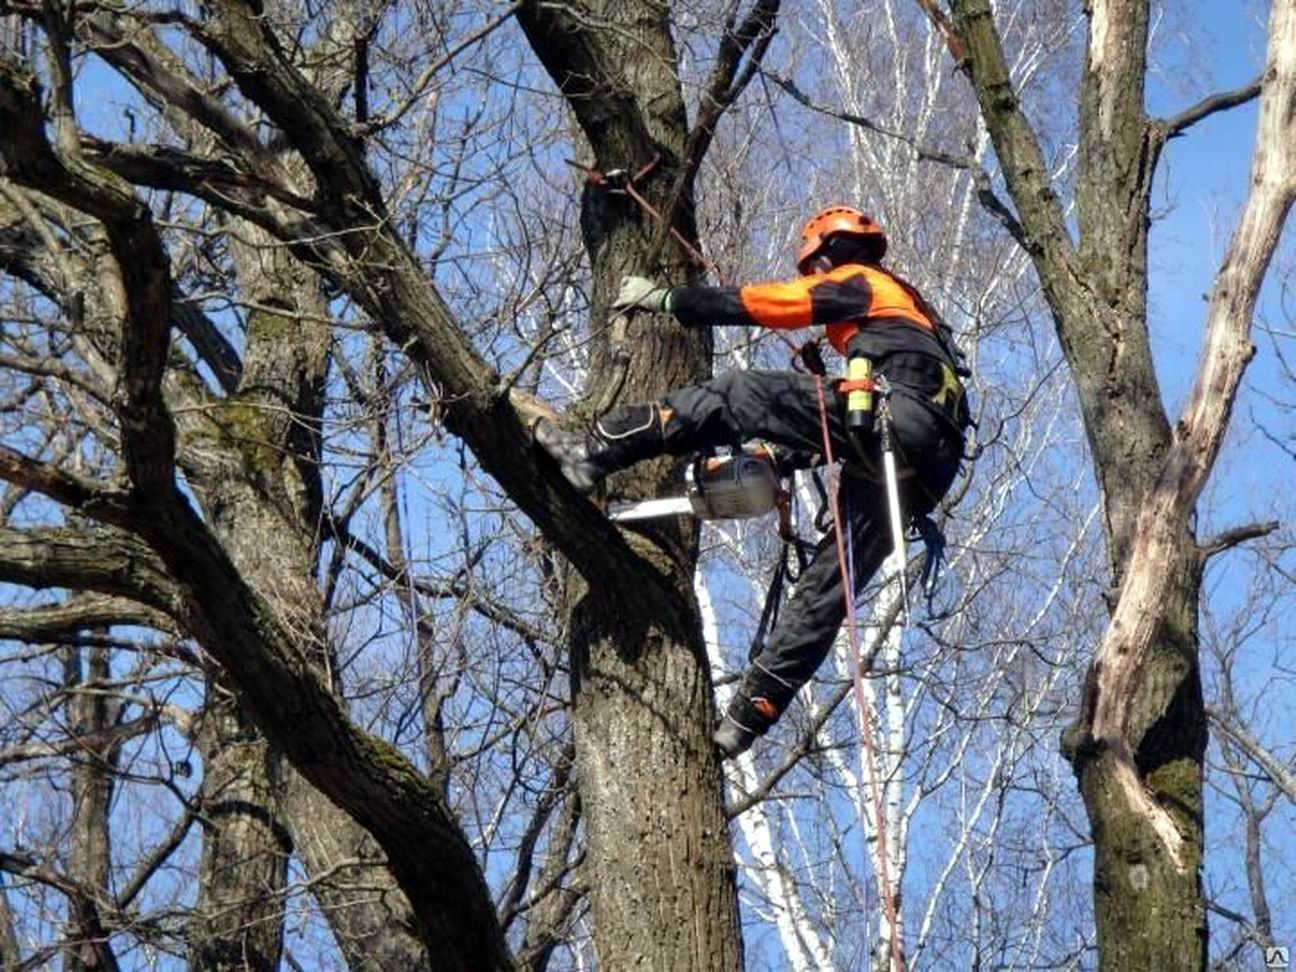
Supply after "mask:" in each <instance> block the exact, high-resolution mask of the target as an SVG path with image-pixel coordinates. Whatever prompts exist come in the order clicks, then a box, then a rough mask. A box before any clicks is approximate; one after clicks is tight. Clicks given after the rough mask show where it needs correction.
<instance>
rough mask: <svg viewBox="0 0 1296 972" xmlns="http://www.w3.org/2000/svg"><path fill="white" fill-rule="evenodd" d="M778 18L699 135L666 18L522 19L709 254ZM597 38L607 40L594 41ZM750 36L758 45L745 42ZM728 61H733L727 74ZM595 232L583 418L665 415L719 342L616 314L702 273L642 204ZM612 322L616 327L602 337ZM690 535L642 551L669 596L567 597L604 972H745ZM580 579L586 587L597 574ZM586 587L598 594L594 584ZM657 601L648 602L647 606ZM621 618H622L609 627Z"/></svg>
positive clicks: (608, 142) (595, 220)
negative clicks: (748, 90) (629, 287)
mask: <svg viewBox="0 0 1296 972" xmlns="http://www.w3.org/2000/svg"><path fill="white" fill-rule="evenodd" d="M776 11H777V4H766V5H763V6H762V5H759V4H758V5H757V6H756V7H755V8H754V9H753V11H752V14H751V15H750V18H749V20H748V21H747V22H746V23H744V24H743V25H742V26H741V27H739V28H735V29H733V32H732V33H731V34H730V35H728V36H726V37H725V38H723V41H722V52H723V53H722V57H721V61H720V64H719V65H718V66H717V69H716V70H717V74H716V76H715V78H714V79H713V84H712V86H711V91H712V92H713V94H714V99H713V101H711V102H707V101H705V100H704V106H705V107H704V109H703V112H702V115H703V117H701V118H699V119H698V120H697V124H696V127H695V128H694V129H693V130H692V131H690V129H689V122H688V117H687V113H686V111H685V106H684V100H683V96H682V92H681V89H680V82H679V78H678V75H677V73H676V72H677V68H676V65H677V63H678V59H677V56H676V52H675V48H674V42H673V39H672V37H671V33H670V23H669V14H668V10H667V8H666V6H665V5H660V6H659V5H626V4H621V3H615V2H610V3H609V2H588V0H587V2H583V3H579V4H574V5H570V6H568V7H565V8H561V9H558V8H553V7H547V6H544V5H541V4H526V5H524V6H523V7H522V9H521V10H520V11H519V14H518V17H519V21H520V23H521V25H522V28H523V30H524V31H525V32H526V34H527V37H528V39H529V40H530V42H531V45H532V48H533V49H534V50H535V52H536V54H537V55H538V56H539V58H540V60H541V61H542V62H543V63H544V65H545V67H546V69H547V70H548V72H549V74H550V76H551V77H552V78H553V80H554V82H555V84H557V86H558V87H559V89H560V90H561V91H562V92H563V94H564V95H565V97H566V98H567V101H568V104H569V106H570V108H571V110H572V112H573V114H574V115H575V117H576V119H577V121H578V123H579V125H580V128H581V131H582V133H583V134H584V136H585V139H586V140H587V143H588V144H587V150H588V153H589V156H590V157H591V158H590V163H591V164H592V165H593V166H594V167H595V168H596V169H597V170H599V171H602V172H608V171H611V170H613V169H624V170H627V171H629V172H631V173H636V172H640V171H641V170H643V169H644V167H645V166H647V165H649V163H652V162H654V160H656V167H655V168H654V169H653V170H652V172H651V174H650V175H649V176H648V177H646V178H645V179H644V180H643V182H642V184H641V185H639V186H638V187H637V188H638V190H639V191H640V192H641V193H643V194H644V195H645V196H647V198H648V199H649V200H650V201H651V202H652V204H653V205H654V206H655V207H656V208H658V210H659V211H662V212H664V213H666V214H668V215H667V219H670V220H673V221H674V223H675V226H676V228H677V229H678V230H679V232H680V233H681V235H683V236H684V237H685V238H686V239H688V240H690V241H692V242H693V243H695V244H696V241H697V230H696V227H695V226H694V224H693V219H692V211H693V189H692V185H693V175H694V173H695V171H696V169H695V166H696V163H697V162H698V161H699V160H700V158H701V153H702V152H704V151H705V146H706V144H707V142H708V140H709V137H710V131H711V128H712V127H713V125H714V121H715V114H709V113H712V112H714V113H716V114H718V111H719V110H722V108H723V105H724V104H725V103H726V101H725V97H726V94H727V95H728V97H729V99H730V100H731V99H732V90H731V89H732V87H733V85H734V84H735V83H737V84H738V86H739V87H741V82H736V81H735V75H736V74H737V71H738V62H739V59H740V57H741V55H742V53H743V51H744V50H745V47H743V46H740V45H744V44H745V45H752V44H753V43H754V44H755V45H756V46H755V50H756V52H757V53H756V54H755V55H754V56H755V57H756V59H759V51H760V50H761V49H762V48H761V47H760V40H759V38H760V37H762V36H765V35H766V34H767V33H768V31H769V30H770V28H771V27H772V22H773V18H774V16H775V13H776ZM591 25H598V26H597V27H594V26H591ZM744 32H745V33H744ZM726 57H727V58H728V60H726ZM581 228H582V231H583V234H584V240H585V248H586V252H587V254H588V256H589V259H590V263H591V267H592V270H593V279H594V291H593V304H594V307H593V321H592V323H593V326H594V328H595V330H594V334H595V339H594V343H593V346H592V354H591V364H590V374H589V381H588V383H587V386H586V390H585V404H584V408H585V409H586V410H588V411H589V412H590V413H592V414H597V413H598V412H601V411H603V410H605V409H606V408H608V407H609V406H611V405H612V404H613V403H615V402H617V401H622V402H634V401H644V400H653V399H655V398H657V397H658V396H660V395H661V394H662V393H663V392H665V391H667V390H669V389H671V388H675V387H679V386H681V385H685V384H689V383H692V382H695V381H697V380H699V379H701V378H703V377H704V376H705V375H706V374H707V373H708V372H709V360H708V356H709V351H710V346H709V345H710V341H709V335H707V334H706V333H705V332H687V331H684V330H683V329H681V328H680V327H679V326H678V325H677V324H675V322H674V321H673V320H671V319H670V318H668V317H653V316H650V315H637V316H635V317H633V318H631V319H629V320H627V319H626V318H624V317H622V318H617V317H616V316H615V315H611V314H610V313H609V305H610V303H611V300H612V297H613V296H614V295H615V293H616V288H617V286H618V285H619V283H620V279H621V277H622V276H623V275H625V274H629V273H638V274H647V275H652V276H658V277H664V278H666V279H669V280H670V281H671V282H673V283H676V284H679V283H684V282H691V281H695V280H696V279H697V278H698V277H699V268H698V267H697V266H696V265H695V264H693V263H692V261H691V258H690V257H689V256H688V255H687V253H686V252H685V251H684V250H683V249H682V248H681V247H679V246H678V244H676V243H675V241H674V240H671V241H670V242H669V243H667V237H666V235H665V231H666V228H667V227H665V226H659V225H658V224H657V223H655V222H654V221H653V220H652V219H651V218H650V217H649V216H647V215H646V214H645V213H644V212H643V211H642V210H641V209H640V208H639V207H638V206H637V205H636V204H635V203H634V202H633V201H632V200H631V199H629V198H628V197H626V196H617V195H611V194H609V193H607V192H606V191H605V190H604V189H602V188H600V187H598V186H597V185H593V184H588V185H586V187H585V189H584V193H583V196H582V199H581ZM604 322H608V323H609V324H610V326H609V327H607V328H606V329H605V328H604V327H603V326H602V325H603V324H604ZM672 470H673V461H672V460H669V459H667V460H660V461H657V462H655V463H652V464H648V465H646V466H641V467H637V468H636V469H635V470H633V471H631V472H627V473H624V474H621V475H619V476H618V477H616V478H615V480H614V482H613V485H612V491H613V494H614V495H621V496H644V495H652V494H655V493H659V492H660V491H661V490H662V489H663V488H664V487H665V486H666V485H667V482H668V480H669V477H670V475H671V474H672ZM694 531H695V528H694V527H691V526H689V527H684V528H680V527H668V526H662V527H660V528H657V529H654V530H652V531H651V532H648V531H645V533H646V536H643V537H635V538H634V539H633V541H632V542H633V543H634V545H635V546H636V547H637V548H639V549H640V550H641V551H642V553H641V555H642V556H644V557H647V558H650V559H651V560H652V561H654V562H657V563H660V564H662V565H663V566H668V567H669V571H670V577H671V585H670V589H669V590H666V591H662V592H661V593H660V594H657V593H656V592H652V593H653V594H654V595H655V596H644V595H646V594H648V593H649V591H651V587H650V586H649V585H650V583H651V582H650V580H649V578H648V577H636V576H634V572H633V566H634V564H633V561H626V562H625V566H626V567H627V568H631V570H632V572H631V573H630V575H629V576H628V577H619V578H617V579H616V580H615V581H614V582H613V583H610V584H600V585H598V586H597V587H596V588H594V589H590V588H588V587H586V586H585V585H583V584H579V583H576V584H573V585H572V586H571V587H570V590H569V605H570V606H569V611H570V628H571V630H572V632H573V635H572V645H571V652H572V662H571V668H572V699H573V715H572V717H573V721H574V725H575V733H576V765H577V781H578V786H579V788H580V793H581V801H582V806H583V812H584V818H585V822H586V831H587V844H588V867H589V873H591V874H592V875H597V876H598V877H597V880H596V881H593V882H591V898H592V906H593V913H594V928H595V941H596V945H597V948H598V952H599V958H600V960H601V962H602V964H603V965H604V966H606V967H607V968H626V967H642V968H652V969H681V970H682V969H720V968H737V967H739V966H741V964H742V942H741V937H740V934H739V928H738V916H737V900H736V894H735V888H734V883H733V874H734V865H733V861H732V857H731V852H730V849H729V845H728V841H727V839H726V829H727V828H726V824H725V819H724V812H723V795H722V791H721V786H720V778H719V773H718V767H717V763H716V757H715V753H714V751H713V749H712V746H711V743H710V730H711V726H712V724H713V721H714V709H713V701H712V691H711V683H710V675H709V669H708V665H707V660H706V650H705V644H704V642H703V639H702V633H701V625H700V621H699V615H698V609H697V605H696V603H695V601H694V599H693V595H692V585H691V577H692V573H693V569H694V562H695V558H696V534H695V532H694ZM582 573H585V572H584V571H583V572H582ZM585 577H586V579H587V580H591V581H592V580H593V579H594V578H593V577H591V575H589V574H588V573H585ZM639 592H643V593H639ZM613 603H615V604H616V605H617V609H616V610H610V606H611V605H612V604H613Z"/></svg>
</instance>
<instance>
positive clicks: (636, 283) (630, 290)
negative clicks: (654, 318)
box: [612, 277, 671, 314]
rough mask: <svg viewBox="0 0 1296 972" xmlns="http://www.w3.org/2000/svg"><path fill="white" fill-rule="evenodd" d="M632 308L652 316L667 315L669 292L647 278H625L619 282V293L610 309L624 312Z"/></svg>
mask: <svg viewBox="0 0 1296 972" xmlns="http://www.w3.org/2000/svg"><path fill="white" fill-rule="evenodd" d="M632 307H634V308H638V309H640V310H646V311H652V312H653V313H654V314H669V313H670V309H671V290H670V288H669V287H665V286H663V285H662V284H659V283H658V282H657V281H655V280H649V279H648V278H647V277H626V278H625V279H623V280H622V281H621V292H620V293H619V294H617V298H616V300H614V301H612V309H613V310H618V311H625V310H630V309H631V308H632Z"/></svg>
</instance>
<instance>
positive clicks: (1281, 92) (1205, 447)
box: [1092, 0, 1296, 857]
mask: <svg viewBox="0 0 1296 972" xmlns="http://www.w3.org/2000/svg"><path fill="white" fill-rule="evenodd" d="M1269 31H1270V33H1269V37H1270V40H1269V51H1268V56H1267V64H1266V70H1265V75H1264V76H1265V84H1264V90H1263V91H1262V93H1261V95H1260V115H1259V122H1258V130H1257V135H1256V150H1255V157H1254V160H1253V163H1252V176H1251V192H1250V194H1249V195H1248V197H1247V201H1246V204H1245V206H1244V207H1243V211H1242V215H1241V219H1240V221H1239V223H1238V227H1237V230H1236V231H1235V232H1234V235H1233V239H1232V241H1231V242H1230V244H1229V249H1228V252H1227V254H1226V255H1225V258H1224V264H1223V267H1222V269H1221V271H1220V274H1219V277H1218V278H1217V279H1216V283H1215V287H1214V288H1213V290H1212V292H1211V299H1210V303H1209V305H1208V310H1207V324H1206V338H1205V342H1204V345H1203V348H1202V353H1201V357H1200V360H1199V364H1198V368H1197V374H1196V377H1195V379H1194V382H1193V387H1192V390H1191V392H1190V395H1189V398H1188V402H1187V404H1186V405H1185V406H1184V410H1183V412H1182V414H1181V415H1180V417H1179V420H1178V422H1176V424H1175V428H1174V438H1173V441H1172V443H1171V445H1170V448H1169V451H1168V454H1167V455H1166V459H1165V463H1164V466H1163V468H1162V471H1161V474H1160V476H1159V478H1158V480H1157V482H1156V485H1155V487H1154V488H1153V490H1152V491H1151V493H1150V494H1149V495H1148V496H1147V497H1146V498H1145V502H1144V504H1143V510H1142V513H1141V515H1140V517H1139V519H1138V523H1137V526H1136V528H1135V533H1134V544H1133V550H1132V553H1131V555H1130V560H1129V566H1128V569H1127V571H1126V574H1125V578H1124V582H1123V584H1122V585H1121V591H1120V596H1119V600H1118V602H1117V604H1116V609H1115V612H1114V613H1113V616H1112V621H1111V624H1110V626H1109V628H1108V630H1107V633H1106V635H1105V637H1104V638H1103V643H1102V645H1101V647H1100V648H1099V650H1098V653H1097V658H1096V661H1095V668H1096V671H1097V673H1098V675H1097V693H1098V694H1097V699H1096V702H1095V704H1094V710H1093V722H1092V725H1093V728H1092V732H1093V736H1094V738H1095V739H1097V740H1101V741H1103V742H1104V743H1106V744H1107V745H1109V746H1110V747H1111V748H1112V750H1113V751H1114V753H1115V754H1116V756H1117V759H1118V761H1119V762H1120V764H1121V766H1122V767H1124V769H1125V771H1126V772H1127V775H1128V777H1129V778H1127V779H1126V780H1125V781H1124V782H1125V784H1126V788H1127V791H1128V793H1129V795H1130V797H1131V799H1133V800H1136V801H1137V799H1138V796H1139V794H1144V796H1146V794H1145V792H1144V791H1143V789H1142V787H1141V785H1140V784H1139V782H1138V780H1137V778H1135V777H1134V770H1133V754H1132V753H1131V751H1130V739H1129V721H1130V713H1131V700H1132V698H1133V695H1134V693H1135V692H1136V691H1137V689H1138V687H1139V681H1140V676H1141V673H1142V670H1143V665H1144V662H1145V660H1146V658H1147V655H1148V651H1149V647H1150V645H1151V643H1152V641H1153V639H1154V638H1155V636H1156V633H1157V629H1158V627H1159V625H1160V624H1161V620H1162V617H1163V611H1164V605H1165V601H1166V598H1167V596H1168V592H1169V590H1170V585H1171V583H1172V574H1173V571H1174V564H1175V563H1176V560H1177V558H1176V556H1175V552H1176V550H1177V549H1178V545H1179V544H1180V543H1181V540H1182V536H1183V531H1184V529H1185V526H1186V524H1187V522H1188V518H1189V516H1190V515H1191V514H1192V511H1193V509H1194V508H1195V506H1196V502H1197V497H1198V496H1199V495H1200V493H1201V489H1202V486H1203V485H1204V484H1205V481H1206V477H1207V476H1208V475H1209V473H1210V471H1211V468H1212V466H1213V465H1214V462H1215V457H1216V455H1217V454H1218V452H1219V448H1220V444H1221V442H1222V441H1223V438H1224V433H1225V431H1226V430H1227V428H1228V420H1229V416H1230V414H1231V412H1232V408H1233V403H1234V401H1235V399H1236V395H1237V389H1238V385H1239V383H1240V382H1241V379H1242V373H1243V371H1244V369H1245V368H1246V365H1247V363H1248V362H1249V361H1250V359H1251V357H1252V355H1253V354H1254V351H1255V348H1254V346H1253V345H1252V344H1251V342H1250V339H1249V335H1250V329H1251V321H1252V316H1253V313H1254V310H1255V302H1256V298H1257V294H1258V293H1259V290H1260V285H1261V283H1262V282H1263V280H1264V276H1265V272H1266V270H1267V269H1268V266H1269V261H1270V259H1271V257H1272V255H1273V251H1274V248H1275V247H1276V246H1277V243H1278V238H1279V235H1280V234H1281V232H1282V228H1283V224H1284V222H1285V220H1286V216H1287V213H1288V210H1289V209H1290V207H1291V204H1292V200H1293V198H1294V197H1296V47H1293V45H1291V44H1290V42H1289V39H1290V38H1291V37H1292V36H1293V34H1296V2H1293V0H1279V2H1276V3H1274V5H1273V6H1272V8H1271V10H1270V27H1269ZM1144 809H1145V810H1146V811H1147V812H1148V813H1149V815H1153V810H1154V809H1155V808H1153V807H1151V806H1150V805H1149V806H1145V807H1144ZM1162 816H1164V811H1162ZM1158 829H1159V831H1160V832H1161V834H1162V837H1163V839H1164V840H1165V842H1166V844H1167V849H1168V850H1170V852H1171V854H1172V856H1176V857H1177V849H1178V839H1177V838H1178V835H1177V834H1176V833H1175V831H1174V828H1173V826H1172V825H1170V824H1169V822H1168V820H1167V821H1163V825H1162V826H1160V827H1158Z"/></svg>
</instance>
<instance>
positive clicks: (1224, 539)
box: [1197, 520, 1281, 563]
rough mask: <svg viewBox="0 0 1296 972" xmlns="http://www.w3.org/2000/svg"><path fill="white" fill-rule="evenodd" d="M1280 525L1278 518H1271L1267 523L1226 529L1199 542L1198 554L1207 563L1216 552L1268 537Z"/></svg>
mask: <svg viewBox="0 0 1296 972" xmlns="http://www.w3.org/2000/svg"><path fill="white" fill-rule="evenodd" d="M1279 526H1281V524H1280V523H1279V522H1278V521H1277V520H1269V521H1268V522H1267V523H1248V524H1247V525H1246V526H1240V527H1234V528H1233V529H1232V530H1225V531H1224V532H1223V533H1219V534H1216V535H1215V536H1213V537H1211V538H1210V539H1209V540H1207V541H1206V542H1205V543H1202V544H1198V547H1197V556H1198V558H1199V559H1200V560H1201V562H1202V563H1205V562H1206V561H1207V560H1209V559H1210V558H1211V557H1214V556H1215V555H1216V554H1218V553H1223V552H1224V551H1225V550H1232V549H1233V548H1234V547H1236V546H1238V545H1239V544H1243V543H1246V542H1247V541H1248V540H1256V539H1258V538H1260V537H1267V536H1268V535H1269V534H1271V533H1273V532H1274V531H1275V530H1277V529H1278V527H1279Z"/></svg>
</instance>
